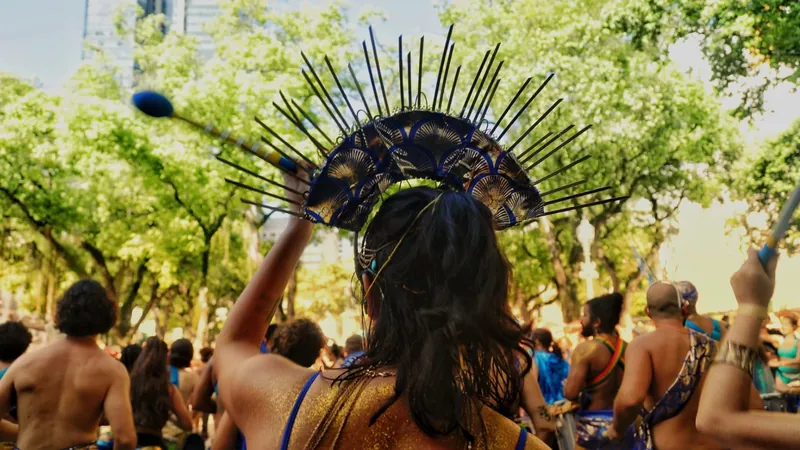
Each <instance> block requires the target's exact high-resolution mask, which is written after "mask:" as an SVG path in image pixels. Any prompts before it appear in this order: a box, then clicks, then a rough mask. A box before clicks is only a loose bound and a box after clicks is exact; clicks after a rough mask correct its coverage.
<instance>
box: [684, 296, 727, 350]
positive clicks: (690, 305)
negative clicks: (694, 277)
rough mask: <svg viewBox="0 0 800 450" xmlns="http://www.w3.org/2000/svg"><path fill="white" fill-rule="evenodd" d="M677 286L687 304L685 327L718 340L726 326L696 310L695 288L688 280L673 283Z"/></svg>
mask: <svg viewBox="0 0 800 450" xmlns="http://www.w3.org/2000/svg"><path fill="white" fill-rule="evenodd" d="M675 285H676V286H677V287H678V292H680V294H681V297H682V298H683V301H685V302H686V304H687V312H688V316H687V317H686V325H685V326H686V328H689V329H690V330H693V331H696V332H698V333H703V334H705V335H706V336H708V337H710V338H711V339H713V340H715V341H717V342H719V341H721V340H722V337H723V336H724V335H725V331H727V327H726V326H725V325H724V324H723V323H722V322H720V321H719V320H717V319H714V318H713V317H708V316H704V315H701V314H698V312H697V300H698V298H699V295H698V294H697V288H696V287H695V286H694V284H692V283H691V282H689V281H678V282H677V283H675Z"/></svg>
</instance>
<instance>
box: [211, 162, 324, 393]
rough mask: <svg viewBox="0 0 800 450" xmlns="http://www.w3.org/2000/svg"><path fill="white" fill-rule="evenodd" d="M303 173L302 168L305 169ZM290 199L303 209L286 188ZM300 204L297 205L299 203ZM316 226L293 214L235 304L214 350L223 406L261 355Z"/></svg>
mask: <svg viewBox="0 0 800 450" xmlns="http://www.w3.org/2000/svg"><path fill="white" fill-rule="evenodd" d="M301 172H302V171H301ZM284 184H285V185H286V186H288V187H289V188H292V189H294V190H296V191H302V190H303V189H304V185H301V184H300V182H299V181H297V180H296V179H294V178H292V177H290V176H286V177H285V178H284ZM285 196H286V198H288V199H289V200H291V201H293V202H294V203H292V204H290V205H291V208H292V210H293V211H297V212H299V208H300V207H299V206H298V205H299V204H301V203H302V198H301V197H300V196H299V195H297V194H294V193H292V192H291V191H286V194H285ZM295 203H296V204H295ZM312 230H313V225H312V224H311V223H310V222H307V221H305V220H301V219H299V218H295V217H292V218H291V219H290V220H289V225H288V226H287V227H286V230H284V232H283V234H282V235H281V237H280V238H278V240H277V242H275V245H273V246H272V249H271V250H270V251H269V253H268V254H267V256H266V258H264V261H263V262H262V263H261V266H260V267H259V268H258V271H257V272H256V274H255V275H254V276H253V279H251V280H250V283H249V284H248V285H247V287H246V288H245V290H244V292H242V295H240V296H239V299H238V300H237V301H236V304H234V305H233V308H232V309H231V312H230V314H229V315H228V320H226V321H225V326H224V327H223V328H222V331H221V332H220V334H219V336H218V337H217V341H216V342H217V346H216V352H215V353H214V360H215V363H214V371H215V373H216V374H217V379H218V380H219V384H220V393H221V396H222V400H223V405H225V406H227V405H229V404H230V402H231V401H232V399H233V397H234V391H233V390H234V389H235V388H236V384H237V383H234V382H233V380H234V379H235V378H236V374H237V373H238V371H239V369H240V368H241V367H242V366H243V365H244V364H245V363H246V362H247V361H248V360H249V359H250V358H252V357H255V356H258V355H259V354H260V353H259V345H260V343H261V340H262V339H263V337H264V334H265V332H266V331H267V325H268V324H269V322H270V321H271V320H272V316H273V315H274V314H275V310H276V309H277V307H278V302H279V301H280V299H281V296H282V295H283V291H284V290H285V288H286V285H287V284H288V282H289V278H290V277H291V276H292V272H293V271H294V270H295V268H296V267H297V263H298V261H299V260H300V256H301V255H302V254H303V250H304V249H305V247H306V244H308V241H309V239H311V232H312Z"/></svg>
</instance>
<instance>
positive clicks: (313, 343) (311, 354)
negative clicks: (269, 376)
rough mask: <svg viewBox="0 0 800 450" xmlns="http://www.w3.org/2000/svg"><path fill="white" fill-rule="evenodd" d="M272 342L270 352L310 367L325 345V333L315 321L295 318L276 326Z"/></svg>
mask: <svg viewBox="0 0 800 450" xmlns="http://www.w3.org/2000/svg"><path fill="white" fill-rule="evenodd" d="M272 342H273V348H272V353H275V354H278V355H281V356H283V357H285V358H287V359H289V360H290V361H292V362H293V363H295V364H297V365H300V366H303V367H311V366H313V365H314V363H315V362H316V361H317V358H318V357H319V352H320V350H322V348H323V347H325V333H323V332H322V328H320V327H319V325H317V323H316V322H313V321H311V320H308V319H296V320H293V321H291V322H289V323H288V324H286V325H281V326H280V327H278V331H276V332H275V333H274V334H273V336H272Z"/></svg>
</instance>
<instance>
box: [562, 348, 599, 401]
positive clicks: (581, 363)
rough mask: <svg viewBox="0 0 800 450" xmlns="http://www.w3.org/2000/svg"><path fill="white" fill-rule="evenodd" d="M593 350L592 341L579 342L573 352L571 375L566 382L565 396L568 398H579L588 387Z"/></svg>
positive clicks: (572, 399) (573, 399)
mask: <svg viewBox="0 0 800 450" xmlns="http://www.w3.org/2000/svg"><path fill="white" fill-rule="evenodd" d="M592 350H593V347H592V343H591V342H583V343H581V344H578V346H577V347H575V350H574V351H573V352H572V361H571V362H570V366H569V375H567V380H566V382H565V383H564V398H566V399H567V400H571V401H576V400H578V396H579V395H580V394H581V392H582V391H583V389H584V388H585V387H586V378H587V377H588V375H589V368H590V367H591V362H592Z"/></svg>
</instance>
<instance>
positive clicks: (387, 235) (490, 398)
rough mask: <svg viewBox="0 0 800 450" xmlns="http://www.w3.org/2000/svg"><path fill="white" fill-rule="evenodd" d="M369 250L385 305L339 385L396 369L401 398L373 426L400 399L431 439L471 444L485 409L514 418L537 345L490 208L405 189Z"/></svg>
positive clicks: (370, 233) (374, 289) (382, 218)
mask: <svg viewBox="0 0 800 450" xmlns="http://www.w3.org/2000/svg"><path fill="white" fill-rule="evenodd" d="M364 249H365V251H364V252H362V257H363V256H365V255H366V256H367V257H368V259H369V260H370V263H369V266H371V274H372V278H373V282H372V285H371V287H369V288H368V289H369V297H370V298H373V299H378V300H377V305H375V306H376V307H374V308H373V309H372V310H371V311H370V316H371V319H372V320H371V323H370V326H369V329H368V331H367V336H366V341H367V350H366V355H365V357H364V358H363V359H361V360H359V361H358V362H356V363H355V364H353V365H352V366H351V367H350V368H348V370H347V371H346V372H345V373H344V374H342V375H341V376H340V377H339V378H338V381H348V380H354V379H358V378H361V377H363V376H365V375H366V374H367V372H368V371H369V369H370V368H372V367H375V366H380V365H391V366H394V367H396V377H397V378H396V384H395V393H394V396H393V397H392V398H391V399H390V400H389V401H388V402H387V403H386V404H385V405H383V407H382V408H380V410H378V411H377V412H376V413H375V415H374V416H373V417H372V422H373V423H374V421H375V420H377V418H378V416H379V415H380V414H381V413H382V412H383V411H385V410H386V409H388V407H389V406H391V404H393V403H394V402H395V401H396V400H397V399H398V398H399V397H400V396H401V395H406V396H407V398H408V404H409V407H410V412H411V416H412V417H413V418H414V421H415V422H416V424H417V425H418V426H419V428H420V429H421V430H422V431H423V432H424V433H426V434H427V435H429V436H441V435H449V434H451V433H453V432H454V431H457V430H460V431H461V432H462V433H463V435H464V437H466V438H467V439H468V440H470V441H471V440H473V439H474V436H473V434H472V431H474V427H472V426H470V425H469V424H474V423H475V422H474V420H475V418H476V416H478V410H479V408H480V407H481V406H482V405H486V406H489V407H491V408H493V409H494V410H496V411H498V412H500V413H501V414H504V415H506V416H508V417H513V416H514V414H515V413H516V411H514V405H515V404H517V402H518V397H519V395H520V387H521V379H522V377H523V376H524V375H525V374H526V373H527V372H528V371H529V370H530V366H531V357H530V355H529V354H528V353H527V351H525V349H524V348H523V347H522V343H525V342H528V343H529V342H530V341H529V340H528V339H527V338H526V337H525V335H524V332H523V330H522V327H521V326H520V325H519V324H518V323H517V321H516V320H515V319H514V316H513V315H512V314H511V311H510V308H509V305H508V297H507V294H508V288H509V280H510V268H509V264H508V262H507V261H506V259H505V257H504V256H503V254H502V252H501V251H500V249H499V247H498V244H497V240H496V237H495V233H494V229H493V223H492V216H491V213H490V211H489V209H488V208H486V206H484V205H483V204H481V203H480V202H478V201H476V200H474V199H473V198H472V197H471V196H470V195H469V194H466V193H462V192H441V191H439V190H435V189H432V188H427V187H417V188H411V189H406V190H403V191H400V192H399V193H397V194H394V195H393V196H391V197H389V198H388V199H387V200H386V201H385V202H384V204H383V205H382V207H381V209H380V211H378V212H377V213H376V215H375V217H374V219H373V220H372V222H371V223H370V225H369V226H368V228H367V231H366V233H365V235H364ZM362 259H363V258H362ZM367 269H370V267H367ZM520 361H521V362H520Z"/></svg>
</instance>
